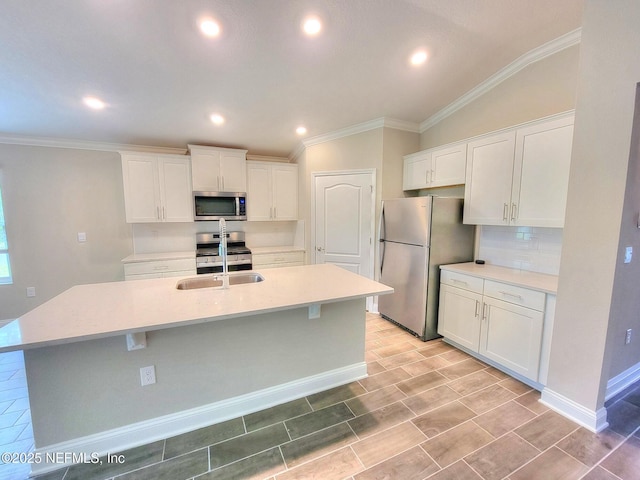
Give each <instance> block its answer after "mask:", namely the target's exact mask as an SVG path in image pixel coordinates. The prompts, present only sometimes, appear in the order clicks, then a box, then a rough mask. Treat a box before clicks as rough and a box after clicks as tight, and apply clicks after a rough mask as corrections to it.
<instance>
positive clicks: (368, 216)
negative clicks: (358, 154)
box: [313, 171, 375, 278]
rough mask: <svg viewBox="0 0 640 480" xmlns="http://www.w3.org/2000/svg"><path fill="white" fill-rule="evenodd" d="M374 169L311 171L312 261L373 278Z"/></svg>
mask: <svg viewBox="0 0 640 480" xmlns="http://www.w3.org/2000/svg"><path fill="white" fill-rule="evenodd" d="M374 183H375V171H367V172H353V173H351V172H346V173H335V174H314V200H315V202H314V203H315V205H314V217H315V218H314V223H313V224H314V227H315V233H314V245H313V248H314V254H315V262H314V263H333V264H335V265H338V266H340V267H343V268H346V269H347V270H350V271H352V272H354V273H357V274H359V275H362V276H365V277H368V278H373V255H374V253H373V252H374V248H373V239H374V228H375V227H374V198H375V193H374V192H375V189H374Z"/></svg>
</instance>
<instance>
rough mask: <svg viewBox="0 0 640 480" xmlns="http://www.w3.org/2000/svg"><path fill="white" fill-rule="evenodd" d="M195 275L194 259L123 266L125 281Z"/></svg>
mask: <svg viewBox="0 0 640 480" xmlns="http://www.w3.org/2000/svg"><path fill="white" fill-rule="evenodd" d="M195 274H196V259H195V257H194V258H180V259H172V260H153V261H141V262H131V263H125V264H124V279H125V280H144V279H147V278H165V277H182V276H184V277H188V276H192V275H195Z"/></svg>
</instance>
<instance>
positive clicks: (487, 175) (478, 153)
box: [464, 131, 515, 225]
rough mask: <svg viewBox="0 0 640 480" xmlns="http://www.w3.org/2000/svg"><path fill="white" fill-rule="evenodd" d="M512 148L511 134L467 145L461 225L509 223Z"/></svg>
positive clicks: (513, 140)
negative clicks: (462, 219)
mask: <svg viewBox="0 0 640 480" xmlns="http://www.w3.org/2000/svg"><path fill="white" fill-rule="evenodd" d="M514 145H515V131H512V132H506V133H501V134H498V135H492V136H490V137H485V138H482V139H480V140H476V141H474V142H470V143H469V144H468V146H467V171H466V185H465V193H464V223H471V224H477V225H507V224H508V223H509V208H510V205H511V182H512V178H513V176H512V174H513V154H514Z"/></svg>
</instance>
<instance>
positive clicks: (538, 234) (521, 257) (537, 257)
mask: <svg viewBox="0 0 640 480" xmlns="http://www.w3.org/2000/svg"><path fill="white" fill-rule="evenodd" d="M478 228H479V231H480V233H479V243H478V257H477V258H481V259H483V260H485V261H486V262H487V263H488V264H492V265H499V266H502V267H509V268H517V269H520V270H529V271H532V272H538V273H547V274H551V275H558V272H559V271H560V253H561V250H562V229H561V228H541V227H501V226H500V227H496V226H488V225H484V226H482V227H478Z"/></svg>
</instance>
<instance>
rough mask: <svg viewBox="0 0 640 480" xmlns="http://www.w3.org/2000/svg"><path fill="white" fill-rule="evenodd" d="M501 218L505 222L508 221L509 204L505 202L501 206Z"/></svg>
mask: <svg viewBox="0 0 640 480" xmlns="http://www.w3.org/2000/svg"><path fill="white" fill-rule="evenodd" d="M502 220H504V221H505V222H508V221H509V204H508V203H505V204H504V207H503V208H502Z"/></svg>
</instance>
